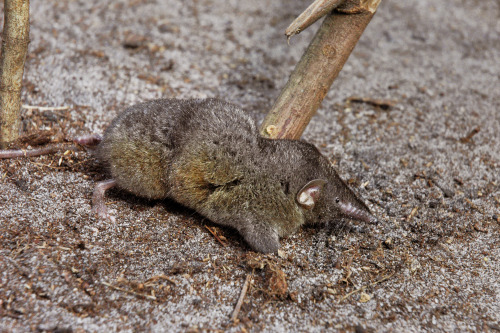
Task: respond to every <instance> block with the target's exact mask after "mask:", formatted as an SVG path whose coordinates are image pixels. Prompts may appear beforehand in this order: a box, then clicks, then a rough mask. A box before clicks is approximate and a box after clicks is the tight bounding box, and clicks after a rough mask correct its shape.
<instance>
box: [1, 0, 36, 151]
mask: <svg viewBox="0 0 500 333" xmlns="http://www.w3.org/2000/svg"><path fill="white" fill-rule="evenodd" d="M28 44H29V0H5V4H4V29H3V34H2V54H1V56H0V148H5V147H6V146H7V145H8V143H9V142H12V141H14V140H15V139H16V138H17V137H18V136H19V129H20V110H21V86H22V79H23V73H24V62H25V60H26V53H27V51H28Z"/></svg>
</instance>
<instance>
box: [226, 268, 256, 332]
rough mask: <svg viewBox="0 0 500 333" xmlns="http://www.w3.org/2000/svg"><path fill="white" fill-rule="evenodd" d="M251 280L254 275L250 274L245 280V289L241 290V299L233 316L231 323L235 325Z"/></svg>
mask: <svg viewBox="0 0 500 333" xmlns="http://www.w3.org/2000/svg"><path fill="white" fill-rule="evenodd" d="M251 279H252V274H251V273H249V274H248V275H247V277H246V279H245V283H243V288H242V289H241V294H240V298H239V299H238V303H236V306H235V307H234V311H233V314H232V316H231V321H232V322H233V323H236V320H237V319H238V314H239V313H240V310H241V306H242V305H243V300H244V299H245V295H246V294H247V290H248V286H249V284H250V280H251Z"/></svg>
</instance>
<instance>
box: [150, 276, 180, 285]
mask: <svg viewBox="0 0 500 333" xmlns="http://www.w3.org/2000/svg"><path fill="white" fill-rule="evenodd" d="M158 280H167V281H168V282H170V283H171V284H173V285H177V281H175V280H174V279H172V278H170V277H168V276H166V275H165V274H161V275H155V276H153V277H150V278H149V279H147V280H146V282H144V284H147V283H151V282H155V281H158Z"/></svg>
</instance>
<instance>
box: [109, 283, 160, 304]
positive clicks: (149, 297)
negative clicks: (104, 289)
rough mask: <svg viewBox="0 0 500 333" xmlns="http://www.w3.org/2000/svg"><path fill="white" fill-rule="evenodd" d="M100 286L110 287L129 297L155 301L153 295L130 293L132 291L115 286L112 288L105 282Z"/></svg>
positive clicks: (111, 286)
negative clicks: (129, 295)
mask: <svg viewBox="0 0 500 333" xmlns="http://www.w3.org/2000/svg"><path fill="white" fill-rule="evenodd" d="M102 284H103V285H105V286H108V287H110V288H111V289H114V290H117V291H122V292H124V293H127V294H131V295H134V296H139V297H144V298H147V299H150V300H153V301H156V297H154V296H153V295H146V294H140V293H136V292H135V291H132V290H127V289H123V288H120V287H117V286H113V285H112V284H110V283H107V282H102Z"/></svg>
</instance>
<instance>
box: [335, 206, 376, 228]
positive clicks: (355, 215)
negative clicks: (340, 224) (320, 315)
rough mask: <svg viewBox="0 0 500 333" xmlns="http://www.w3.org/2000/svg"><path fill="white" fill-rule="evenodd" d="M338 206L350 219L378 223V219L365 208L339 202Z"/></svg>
mask: <svg viewBox="0 0 500 333" xmlns="http://www.w3.org/2000/svg"><path fill="white" fill-rule="evenodd" d="M339 206H340V210H341V211H342V213H343V214H344V215H345V216H347V217H349V218H351V219H354V220H359V221H363V222H366V223H371V224H378V219H377V218H376V217H375V216H373V215H372V214H371V213H370V211H369V210H368V209H367V208H364V207H356V206H354V205H353V204H351V203H340V204H339Z"/></svg>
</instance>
